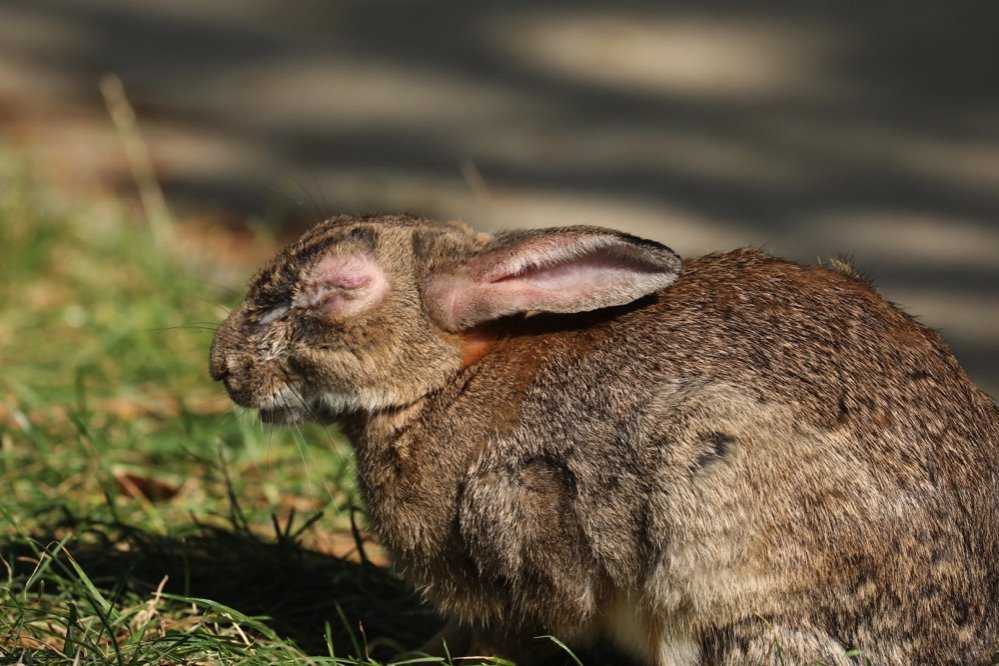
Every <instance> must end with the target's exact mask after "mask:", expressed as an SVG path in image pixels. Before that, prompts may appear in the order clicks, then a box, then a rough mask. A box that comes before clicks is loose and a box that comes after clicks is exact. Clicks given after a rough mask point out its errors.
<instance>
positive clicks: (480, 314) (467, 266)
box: [423, 227, 682, 331]
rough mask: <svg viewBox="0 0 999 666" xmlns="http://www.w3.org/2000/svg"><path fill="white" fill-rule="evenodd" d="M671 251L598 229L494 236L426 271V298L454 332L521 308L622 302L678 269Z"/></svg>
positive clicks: (583, 307)
mask: <svg viewBox="0 0 999 666" xmlns="http://www.w3.org/2000/svg"><path fill="white" fill-rule="evenodd" d="M681 265H682V262H681V260H680V257H679V256H677V254H676V253H675V252H673V250H671V249H669V248H668V247H666V246H664V245H660V244H659V243H655V242H653V241H649V240H644V239H641V238H637V237H635V236H630V235H628V234H624V233H620V232H616V231H611V230H609V229H600V228H597V227H563V228H554V229H538V230H532V231H520V232H510V233H506V234H502V235H500V236H497V237H496V239H495V240H493V241H492V242H491V243H489V244H488V245H486V247H485V248H483V250H482V251H481V252H480V253H478V254H476V255H475V256H473V257H471V258H469V259H467V260H464V261H461V262H459V263H458V264H457V265H453V266H451V267H449V268H445V269H442V270H439V271H437V272H435V273H433V274H431V275H430V276H429V278H428V279H427V282H426V283H425V285H424V290H423V295H424V302H425V303H426V306H427V309H428V311H429V312H430V315H431V317H432V318H433V319H434V320H435V321H436V323H437V324H438V325H439V326H441V327H442V328H444V329H445V330H449V331H460V330H463V329H466V328H469V327H471V326H474V325H475V324H478V323H481V322H484V321H488V320H490V319H496V318H498V317H502V316H504V315H510V314H514V313H518V312H529V311H540V312H583V311H587V310H596V309H598V308H606V307H610V306H614V305H624V304H625V303H630V302H632V301H634V300H636V299H638V298H641V297H642V296H645V295H647V294H651V293H653V292H655V291H658V290H660V289H663V288H665V287H667V286H669V285H670V284H672V283H673V282H675V281H676V279H677V278H678V277H679V275H680V271H681Z"/></svg>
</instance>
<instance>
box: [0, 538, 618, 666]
mask: <svg viewBox="0 0 999 666" xmlns="http://www.w3.org/2000/svg"><path fill="white" fill-rule="evenodd" d="M56 530H57V531H58V532H59V533H63V532H65V531H66V530H69V531H70V532H71V533H72V534H73V535H74V536H73V539H72V540H71V541H70V542H69V544H68V545H67V548H66V550H67V551H68V552H69V553H70V554H71V555H72V558H73V559H74V560H75V561H76V562H77V563H78V564H79V566H80V567H81V568H82V570H83V571H84V572H85V573H86V575H87V577H89V578H90V580H91V581H92V582H93V583H94V584H95V585H96V586H97V588H98V589H100V590H101V591H102V592H103V593H104V594H105V596H106V597H107V598H110V599H116V598H121V597H122V595H124V594H126V593H134V594H135V595H138V596H139V597H140V598H143V599H151V598H153V597H154V596H155V594H156V591H157V588H158V587H159V586H160V585H161V584H163V581H164V578H165V579H166V583H165V584H163V588H162V591H163V592H166V593H168V594H176V595H183V596H185V597H192V598H197V599H210V600H212V601H213V602H216V603H219V604H222V605H224V606H227V607H229V608H232V609H233V610H236V611H238V612H240V613H242V614H244V615H247V616H253V617H266V618H268V619H267V622H266V624H267V626H268V627H269V628H270V629H271V630H273V631H274V632H275V633H276V634H277V635H279V636H281V637H282V638H286V639H290V640H292V641H294V642H295V644H296V645H298V646H299V647H300V648H301V649H302V650H303V651H304V652H306V653H307V654H310V655H319V656H329V651H328V647H327V639H326V631H327V629H326V627H327V624H328V625H329V630H330V635H331V637H332V643H333V646H334V648H335V651H336V654H337V656H340V657H347V656H348V655H352V654H354V653H355V652H356V651H357V648H356V646H357V645H358V644H360V645H362V646H364V645H366V646H367V647H366V648H364V647H362V648H361V650H362V651H364V650H365V649H366V650H367V655H368V656H370V657H372V658H375V659H380V660H389V659H391V658H392V657H394V656H396V655H398V654H400V652H401V651H404V650H407V649H413V648H415V647H418V646H420V645H422V644H423V643H424V642H425V641H427V640H428V639H429V638H430V637H431V636H433V635H434V633H435V632H436V631H437V630H438V629H439V628H440V626H441V625H442V623H443V620H442V619H441V618H440V616H438V615H437V614H436V613H435V612H434V610H433V609H432V608H430V607H428V606H427V605H426V604H425V603H423V602H422V601H421V600H420V598H419V596H418V595H417V594H416V593H415V592H414V591H413V589H412V588H411V587H410V586H409V585H408V584H406V583H405V582H404V581H403V580H401V579H400V578H398V577H396V576H395V575H393V574H392V573H391V572H390V571H389V570H388V569H385V568H383V567H379V566H376V565H374V564H371V563H370V562H367V561H361V562H355V561H351V560H347V559H342V558H339V557H333V556H329V555H324V554H321V553H317V552H315V551H311V550H307V549H305V548H302V547H300V546H299V545H298V544H297V543H296V542H295V541H294V540H292V539H290V538H279V539H278V540H268V539H263V538H261V537H259V536H257V535H255V534H252V533H249V532H246V531H243V530H240V529H220V528H216V527H207V526H198V527H197V528H196V529H194V530H193V531H192V533H191V534H190V535H188V536H184V537H178V536H161V535H155V534H151V533H149V532H146V531H144V530H142V529H138V528H135V527H131V526H128V525H125V524H121V523H114V522H92V521H80V520H76V519H72V518H65V519H63V520H62V521H61V524H60V525H58V527H57V528H56ZM34 541H35V542H36V543H41V544H54V543H56V542H58V541H59V539H58V538H55V537H53V536H50V535H41V536H38V537H36V538H35V539H34ZM50 552H51V551H50ZM0 555H2V556H3V558H4V559H5V560H6V562H8V563H13V564H12V567H13V568H12V569H11V571H10V576H11V578H12V579H18V578H22V579H23V578H25V577H27V576H29V575H30V574H31V573H32V570H33V569H34V568H35V565H34V562H35V561H36V559H37V551H35V550H34V549H32V548H31V547H30V546H29V545H28V544H26V543H25V542H24V541H23V540H18V541H11V542H8V543H0ZM56 557H57V558H59V559H61V560H62V561H63V563H64V564H65V563H66V557H65V551H63V552H62V553H61V554H60V555H57V556H56ZM64 569H65V570H66V571H69V570H70V568H69V567H64ZM52 591H53V590H51V589H49V590H48V592H52ZM545 645H546V646H547V643H546V644H545ZM577 654H578V655H579V656H580V658H581V659H582V660H583V662H584V663H585V664H587V666H601V665H603V664H606V665H608V666H610V665H611V664H617V665H621V664H630V663H632V662H630V661H629V660H628V659H627V658H625V657H623V656H621V655H619V654H616V653H615V652H614V651H613V650H611V649H609V648H607V647H605V646H598V647H596V648H593V649H589V650H587V649H585V648H584V649H582V650H579V651H578V652H577ZM355 656H356V655H355ZM572 663H573V662H572V660H571V658H570V657H569V656H568V655H565V656H559V657H556V658H552V659H551V660H549V661H547V662H546V664H547V665H548V666H562V665H563V664H565V665H569V664H572Z"/></svg>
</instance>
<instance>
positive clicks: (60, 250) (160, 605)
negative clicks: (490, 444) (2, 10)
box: [0, 153, 438, 664]
mask: <svg viewBox="0 0 999 666" xmlns="http://www.w3.org/2000/svg"><path fill="white" fill-rule="evenodd" d="M191 254H192V253H191V252H190V251H187V250H184V251H181V250H179V249H178V248H173V247H156V246H155V244H154V243H153V241H152V239H151V236H150V235H149V233H148V231H147V229H146V228H145V226H144V225H143V223H142V221H141V219H136V218H135V217H134V216H130V215H128V214H127V213H126V212H125V211H124V210H122V209H119V208H115V207H114V206H110V205H107V204H104V205H97V204H96V203H95V205H94V206H93V207H91V208H83V209H81V208H80V207H78V206H72V207H71V206H68V205H66V204H62V205H57V204H55V203H54V202H53V200H52V197H51V196H50V194H49V193H48V191H47V190H46V188H45V187H43V186H39V184H38V183H36V182H35V180H34V178H33V176H32V173H31V172H30V171H29V170H28V169H27V168H25V167H24V165H23V164H21V163H20V162H18V161H17V160H15V159H12V158H11V157H10V156H9V155H4V154H3V153H0V368H2V372H0V663H17V662H20V663H25V664H28V663H32V664H41V663H46V664H48V663H67V664H70V663H72V664H103V663H114V664H147V663H164V664H167V663H206V664H209V663H338V664H353V663H376V662H375V661H372V660H371V657H377V658H385V657H386V656H387V655H390V654H394V653H395V652H396V651H397V650H399V649H401V648H403V647H412V646H414V645H418V644H420V642H422V640H424V639H425V638H426V637H427V636H429V635H431V634H432V633H433V631H434V630H435V628H436V624H437V622H438V619H437V618H436V617H435V615H434V614H433V613H432V612H431V611H430V610H429V609H427V608H426V607H425V606H423V605H421V604H420V602H419V601H418V600H417V598H416V596H415V595H414V594H413V592H412V591H411V590H410V589H409V588H408V587H407V586H406V585H405V584H404V583H403V582H401V581H400V580H399V579H397V578H396V577H395V576H393V575H392V574H391V573H390V572H389V571H387V570H386V569H384V568H382V567H378V566H375V565H374V564H371V563H369V562H367V561H364V560H363V559H360V560H359V558H357V557H354V558H344V557H340V556H337V555H334V554H330V552H331V551H330V549H328V548H322V547H321V546H322V544H324V543H328V542H330V540H332V539H334V538H335V539H338V541H336V543H344V542H346V544H347V548H346V550H349V549H350V547H351V545H352V542H351V541H350V536H349V535H351V534H352V530H351V528H352V520H351V519H352V515H353V514H354V511H353V507H355V506H356V505H357V498H356V496H355V489H354V485H353V484H354V480H353V470H352V458H351V454H350V449H349V447H348V446H347V444H346V443H345V442H344V441H343V440H342V438H341V437H340V436H339V435H338V434H337V433H336V432H335V430H329V429H319V428H304V429H300V430H281V429H270V428H268V427H262V426H261V425H260V424H259V422H258V421H257V419H256V416H255V415H252V414H243V413H238V411H236V410H234V409H233V408H231V407H230V406H229V401H228V399H227V397H226V396H225V393H224V391H223V390H222V389H221V387H219V386H216V385H213V384H212V382H211V381H210V379H209V378H208V376H207V369H206V366H207V353H208V348H209V345H210V343H211V335H212V330H213V327H214V326H215V325H216V324H217V323H218V322H219V321H220V320H221V319H222V318H223V317H224V316H225V307H226V306H230V307H231V306H232V305H234V304H235V303H236V301H237V300H238V298H239V294H238V290H239V287H238V285H237V286H236V289H235V290H234V289H232V288H227V287H225V286H219V285H216V284H214V283H213V281H212V277H211V276H212V275H213V274H214V273H215V271H213V268H214V267H213V266H211V265H208V264H206V263H199V261H198V260H197V259H196V258H191V257H190V256H189V255H191ZM249 270H250V267H247V268H246V271H247V272H249ZM357 521H359V522H360V523H361V524H362V526H363V516H357ZM356 533H357V534H358V535H360V530H357V531H356ZM344 535H346V536H344ZM333 550H337V551H342V550H345V549H344V548H342V547H341V548H338V549H333Z"/></svg>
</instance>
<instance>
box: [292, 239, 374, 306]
mask: <svg viewBox="0 0 999 666" xmlns="http://www.w3.org/2000/svg"><path fill="white" fill-rule="evenodd" d="M388 290H389V282H388V278H387V277H386V276H385V272H384V271H383V270H382V269H381V268H380V267H379V266H378V264H377V263H375V261H374V259H372V258H371V257H370V256H368V255H366V254H345V255H340V254H331V255H328V256H326V257H323V259H322V260H321V261H320V262H319V263H318V264H317V265H316V266H314V267H313V268H312V269H311V270H310V271H309V272H308V273H307V274H306V275H305V276H304V277H303V279H302V281H301V284H300V285H299V287H298V291H297V294H296V295H295V298H294V299H293V302H292V304H293V305H294V306H295V307H299V308H313V309H317V310H319V311H321V312H323V313H325V314H326V315H327V316H331V317H335V318H342V317H350V316H353V315H356V314H358V313H360V312H362V311H363V310H366V309H368V308H370V307H372V306H374V305H377V304H378V303H379V302H380V301H381V300H382V299H384V298H385V294H386V293H388Z"/></svg>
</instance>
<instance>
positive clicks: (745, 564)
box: [211, 217, 999, 665]
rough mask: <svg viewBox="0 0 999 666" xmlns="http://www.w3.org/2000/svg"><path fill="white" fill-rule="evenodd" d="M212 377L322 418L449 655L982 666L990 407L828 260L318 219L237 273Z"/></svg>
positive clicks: (992, 604) (991, 587) (988, 608)
mask: <svg viewBox="0 0 999 666" xmlns="http://www.w3.org/2000/svg"><path fill="white" fill-rule="evenodd" d="M681 271H682V275H681ZM211 372H212V376H213V377H214V378H215V379H218V380H222V381H224V382H225V385H226V388H227V389H228V391H229V394H230V395H231V396H232V399H233V400H234V401H235V402H237V403H239V404H240V405H243V406H246V407H252V408H257V409H259V410H260V415H261V417H262V418H263V419H264V420H265V421H272V422H277V423H288V422H295V421H300V420H304V419H313V420H319V421H327V422H328V421H337V422H339V423H340V424H342V426H343V428H344V431H345V432H346V433H347V434H348V436H349V437H350V439H351V441H352V442H353V444H354V446H355V447H356V450H357V464H358V473H359V476H360V485H361V488H362V489H363V493H364V497H365V501H366V502H367V506H368V509H369V512H370V516H371V519H372V521H373V525H374V528H375V530H376V531H377V533H378V534H379V536H380V538H381V539H382V542H383V543H384V545H385V546H387V547H388V549H389V550H390V552H391V553H392V554H393V556H394V558H395V561H396V563H397V564H398V566H399V567H400V568H401V570H402V571H403V572H404V573H405V574H406V575H407V576H408V577H409V578H410V579H411V580H412V582H413V583H414V584H415V585H416V586H417V587H418V588H419V589H420V590H421V591H422V592H423V593H424V594H425V595H426V597H427V598H428V599H430V600H432V601H433V602H434V603H435V604H437V605H438V606H439V607H440V608H441V609H442V610H443V611H444V612H445V613H447V614H448V615H449V616H450V617H452V618H453V621H452V622H451V623H450V624H449V626H448V628H447V629H446V631H445V636H446V637H447V639H448V643H449V646H450V648H451V652H452V654H454V653H457V652H463V653H466V654H483V653H497V654H502V655H505V656H507V657H510V658H513V659H517V660H522V661H529V660H530V659H531V657H532V655H534V654H535V653H536V651H537V650H538V648H539V646H540V644H541V643H540V642H539V641H537V640H534V639H533V637H535V636H538V635H540V634H555V635H557V636H560V637H562V638H563V639H566V640H571V641H587V640H589V639H594V638H598V637H606V638H609V639H610V640H612V641H614V642H615V643H616V644H618V645H619V646H621V647H622V648H623V649H625V650H628V651H630V652H632V653H633V654H635V655H636V656H637V657H638V658H639V659H642V660H644V661H646V662H648V663H650V664H659V665H664V664H748V663H777V662H782V663H788V664H798V663H812V662H815V661H823V662H825V663H830V664H831V663H844V662H846V661H848V660H849V659H850V657H851V655H854V654H856V652H857V651H859V652H860V653H861V655H862V657H861V658H862V659H865V660H866V659H869V660H871V661H872V662H873V663H876V664H916V663H922V664H931V663H932V664H940V663H966V664H987V663H990V662H991V660H992V658H993V651H994V650H995V649H996V645H997V637H999V493H997V491H999V409H997V407H996V405H995V404H994V403H993V402H992V401H991V400H990V399H989V398H988V397H987V396H986V395H985V394H984V393H982V392H981V391H980V390H978V389H977V388H976V387H975V386H974V385H973V384H972V383H971V382H970V381H969V379H968V377H967V375H966V374H965V373H964V371H963V370H962V369H961V367H960V366H959V365H958V363H957V361H956V360H955V359H954V357H953V356H952V355H951V354H950V352H949V351H948V350H947V348H946V346H945V345H944V344H943V342H942V341H941V340H940V338H939V337H938V336H937V334H936V333H934V332H933V331H931V330H929V329H927V328H925V327H923V326H921V325H919V324H917V323H916V322H914V321H913V320H912V319H911V318H910V317H908V316H907V315H905V314H903V313H902V312H900V311H899V310H897V309H896V308H894V307H893V306H892V305H891V304H889V303H888V302H886V301H885V300H883V299H882V298H880V297H879V296H877V295H876V294H875V293H874V292H873V291H872V290H871V288H870V287H869V286H868V285H867V284H866V283H865V282H864V281H863V280H861V279H860V278H858V277H857V276H856V275H855V274H853V273H852V272H851V271H850V270H849V269H848V268H847V267H845V266H842V265H834V266H833V267H832V268H819V267H806V266H800V265H798V264H794V263H789V262H786V261H781V260H779V259H775V258H773V257H770V256H767V255H764V254H762V253H760V252H757V251H753V250H738V251H735V252H728V253H723V254H712V255H708V256H704V257H700V258H698V259H693V260H689V261H686V262H684V263H682V264H681V261H680V259H679V258H678V257H677V256H676V254H674V253H673V252H672V251H671V250H670V249H668V248H666V247H664V246H662V245H659V244H657V243H654V242H651V241H647V240H642V239H639V238H635V237H633V236H629V235H626V234H623V233H618V232H615V231H610V230H607V229H599V228H592V227H568V228H556V229H542V230H536V231H523V232H509V233H502V234H498V235H496V236H491V235H487V234H481V233H476V232H474V231H472V230H470V229H468V228H467V227H466V226H464V225H462V224H460V223H448V224H437V223H432V222H428V221H425V220H420V219H412V218H407V217H365V218H351V217H342V218H337V219H333V220H330V221H328V222H325V223H323V224H321V225H319V226H317V227H315V228H314V229H312V230H311V231H309V232H308V233H307V234H305V236H303V237H302V238H301V239H300V240H298V241H297V242H295V243H294V244H292V245H291V246H290V247H288V248H287V249H286V250H285V251H283V252H282V253H281V254H280V255H278V256H277V258H275V259H274V260H273V261H272V262H271V263H270V264H269V265H268V266H267V267H266V268H264V269H263V270H262V271H261V272H260V273H259V274H258V275H257V276H256V278H255V279H254V280H253V283H252V285H251V287H250V292H249V295H248V297H247V300H246V302H245V303H244V304H243V305H242V306H241V307H240V308H239V309H237V310H236V311H235V312H233V313H232V315H231V316H230V317H229V318H228V319H227V320H226V321H225V323H224V324H223V325H222V327H221V328H220V329H219V331H218V334H217V335H216V338H215V342H214V346H213V348H212V354H211ZM438 642H439V641H438Z"/></svg>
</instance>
